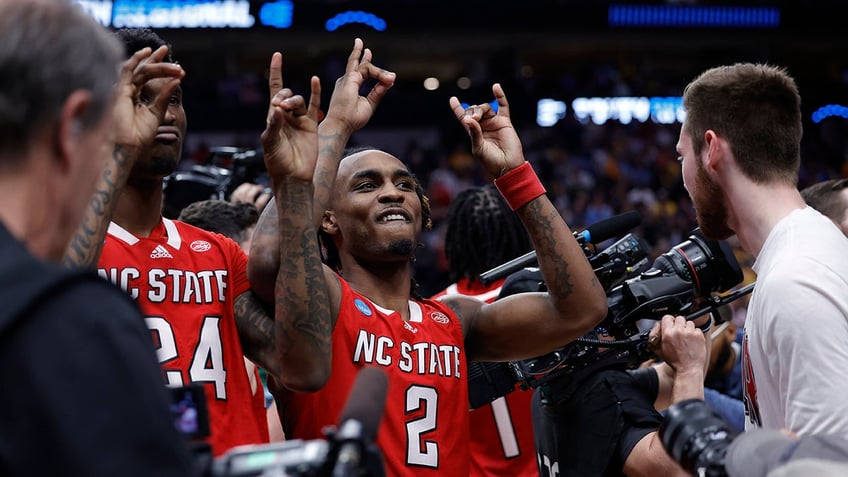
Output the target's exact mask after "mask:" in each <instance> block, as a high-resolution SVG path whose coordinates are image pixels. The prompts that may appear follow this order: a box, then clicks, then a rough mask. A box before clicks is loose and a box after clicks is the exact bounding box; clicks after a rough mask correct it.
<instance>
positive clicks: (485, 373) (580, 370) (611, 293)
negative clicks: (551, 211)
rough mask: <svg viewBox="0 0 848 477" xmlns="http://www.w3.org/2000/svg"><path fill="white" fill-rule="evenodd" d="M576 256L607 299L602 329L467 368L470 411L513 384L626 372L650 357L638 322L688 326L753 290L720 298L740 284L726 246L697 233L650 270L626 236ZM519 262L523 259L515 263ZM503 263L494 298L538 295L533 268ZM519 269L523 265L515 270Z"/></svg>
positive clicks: (635, 241)
mask: <svg viewBox="0 0 848 477" xmlns="http://www.w3.org/2000/svg"><path fill="white" fill-rule="evenodd" d="M613 219H616V218H615V217H614V218H613ZM613 219H609V220H613ZM619 221H620V220H619ZM599 224H600V222H599ZM632 227H633V226H630V227H628V228H632ZM591 228H592V227H591V226H590V229H591ZM605 239H606V237H604V238H601V239H597V240H596V241H598V242H600V241H602V240H605ZM578 241H580V239H579V237H578ZM584 251H586V252H587V257H588V259H589V263H590V264H591V265H592V267H593V269H594V270H595V274H596V276H597V277H598V279H599V281H600V282H601V284H602V285H603V286H604V290H605V291H606V294H607V307H608V311H607V316H606V318H605V319H604V321H603V322H601V324H600V325H599V326H597V327H596V328H595V329H594V330H592V331H591V332H589V333H587V334H585V335H584V336H582V337H580V338H578V339H576V340H574V341H573V342H571V343H569V344H567V345H565V346H563V347H562V348H559V349H557V350H555V351H553V352H551V353H548V354H545V355H542V356H538V357H536V358H531V359H526V360H521V361H510V362H505V363H489V362H475V363H471V364H470V365H469V373H468V375H469V377H468V380H469V404H470V407H471V408H472V409H475V408H477V407H480V406H482V405H484V404H487V403H489V402H491V401H493V400H495V399H497V398H499V397H501V396H504V395H506V394H507V393H509V392H512V391H513V390H515V386H516V384H518V385H519V386H520V387H521V388H522V389H530V388H537V387H539V386H542V385H544V384H546V383H547V382H549V381H551V380H552V379H568V380H571V382H574V383H579V382H580V381H581V380H582V379H584V378H585V377H587V376H590V375H592V374H594V373H596V372H598V371H600V370H603V369H609V368H619V369H633V368H635V367H637V366H638V365H639V364H641V363H643V362H644V361H646V360H647V359H650V358H652V357H654V354H653V352H652V351H651V350H650V348H649V347H648V334H649V331H640V328H639V326H638V322H639V321H640V320H659V319H661V318H662V317H663V316H664V315H666V314H671V315H684V316H685V317H686V319H687V320H694V319H696V318H698V317H700V316H703V315H704V314H707V313H710V312H713V311H716V310H718V308H719V307H720V306H722V305H725V304H727V303H729V302H731V301H733V300H735V299H737V298H740V297H741V296H743V295H745V294H747V293H750V292H751V291H752V290H753V285H750V286H748V287H745V288H743V289H740V290H738V291H735V292H732V293H727V294H724V295H721V294H722V293H725V292H728V290H730V289H731V288H733V287H734V286H736V285H738V284H739V283H740V282H741V281H742V278H743V276H742V270H741V268H740V266H739V264H738V263H737V261H736V259H735V257H734V255H733V252H732V250H731V249H730V247H729V246H728V245H727V244H726V243H724V242H717V241H714V240H708V239H706V238H704V237H703V235H701V233H700V231H699V230H698V229H695V230H694V231H693V232H692V233H691V234H690V235H689V237H688V238H687V239H686V240H685V241H683V242H681V243H680V244H678V245H675V246H674V247H672V248H671V250H669V251H668V252H665V253H663V254H662V255H660V256H659V257H657V258H656V260H654V262H653V263H652V264H650V265H649V260H648V256H649V249H648V246H647V244H646V243H645V241H644V240H643V239H641V238H640V237H638V236H637V235H635V234H627V235H626V236H624V237H623V238H621V239H620V240H618V241H616V242H615V243H613V244H612V245H610V246H609V247H607V248H606V249H604V250H603V251H601V252H599V253H596V254H594V253H591V249H590V248H587V247H584ZM520 259H523V257H519V259H516V260H520ZM510 263H511V262H508V263H507V264H504V265H501V266H499V267H496V269H497V270H498V272H497V273H498V274H501V275H500V276H501V277H502V276H506V275H509V277H508V278H507V279H506V281H505V282H504V285H503V287H502V289H501V294H500V296H501V297H503V296H507V295H510V294H513V293H518V292H526V291H543V290H545V289H546V285H545V283H544V281H543V279H542V275H541V272H540V271H539V270H538V269H537V268H524V269H521V270H519V271H517V272H514V270H515V266H513V265H510ZM525 264H526V258H524V262H523V263H522V266H523V265H525ZM493 270H495V269H493ZM490 272H492V271H491V270H490V271H489V272H486V274H487V278H488V279H489V280H490V281H491V280H493V279H495V278H497V277H498V275H497V274H492V273H490Z"/></svg>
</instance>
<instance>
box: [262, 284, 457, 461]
mask: <svg viewBox="0 0 848 477" xmlns="http://www.w3.org/2000/svg"><path fill="white" fill-rule="evenodd" d="M339 280H340V282H341V285H342V298H341V307H340V309H339V316H338V320H337V322H336V326H335V329H334V330H333V369H332V374H331V375H330V380H329V382H328V383H327V385H326V386H324V387H323V388H322V389H321V390H320V391H318V392H316V393H311V394H299V393H292V392H288V391H283V392H282V396H281V399H280V400H279V401H278V402H280V407H281V409H282V412H281V414H282V421H283V429H284V430H285V433H286V436H287V437H289V438H295V439H317V438H322V437H324V436H323V434H322V432H321V431H322V429H323V428H324V427H325V426H328V425H337V424H338V419H339V417H340V414H341V411H342V409H343V408H344V406H345V404H346V401H347V398H348V394H349V393H350V390H351V388H352V386H353V382H354V380H355V378H356V375H357V373H358V372H359V370H360V369H361V368H363V367H366V366H378V367H380V368H381V369H382V370H383V371H385V372H386V374H387V375H388V382H389V385H388V392H387V394H386V407H385V410H384V412H383V418H382V421H381V422H380V427H379V429H378V431H377V445H378V447H379V448H380V450H381V452H382V453H383V460H384V462H385V466H386V473H387V475H390V476H428V475H430V476H462V477H467V476H468V452H469V451H468V381H467V379H468V378H467V376H466V374H465V373H466V365H465V356H464V354H465V349H464V346H463V336H462V327H461V325H460V323H459V320H458V319H457V317H456V316H455V315H454V313H453V312H452V311H451V310H450V308H448V307H447V306H445V305H442V304H441V303H438V302H434V301H431V300H423V301H418V300H410V301H409V311H410V320H409V321H403V319H402V318H401V316H400V314H398V313H397V312H395V311H392V310H386V309H383V308H381V307H379V306H377V305H375V304H374V303H373V302H371V301H370V300H369V299H368V298H366V297H365V296H363V295H360V294H358V293H356V292H354V291H353V290H351V288H350V286H349V285H348V283H347V282H346V281H345V280H344V279H343V278H341V277H340V278H339Z"/></svg>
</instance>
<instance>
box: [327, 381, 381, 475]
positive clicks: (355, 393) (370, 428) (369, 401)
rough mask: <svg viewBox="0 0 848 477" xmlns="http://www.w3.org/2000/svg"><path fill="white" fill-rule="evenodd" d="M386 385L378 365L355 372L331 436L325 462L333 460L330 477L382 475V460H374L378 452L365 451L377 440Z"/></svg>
mask: <svg viewBox="0 0 848 477" xmlns="http://www.w3.org/2000/svg"><path fill="white" fill-rule="evenodd" d="M388 385H389V379H388V377H387V376H386V373H385V372H383V371H382V370H381V369H379V368H375V367H367V368H362V370H360V371H359V374H357V376H356V381H354V383H353V388H352V389H351V391H350V395H348V398H347V403H346V404H345V407H344V409H343V410H342V414H341V418H340V419H339V428H338V430H337V431H336V432H335V433H334V435H333V436H332V437H331V441H332V442H333V445H332V449H331V451H330V458H329V459H328V464H332V474H331V475H332V476H333V477H350V476H360V475H369V476H374V477H376V476H378V475H379V476H382V475H384V472H385V470H384V469H383V463H382V461H381V460H380V461H379V462H374V458H375V456H379V453H375V452H368V447H369V446H373V445H374V442H375V441H376V440H377V429H378V428H379V427H380V420H381V419H382V417H383V408H384V407H385V405H386V392H387V391H388ZM369 460H370V461H371V462H369Z"/></svg>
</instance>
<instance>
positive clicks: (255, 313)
mask: <svg viewBox="0 0 848 477" xmlns="http://www.w3.org/2000/svg"><path fill="white" fill-rule="evenodd" d="M234 310H235V319H236V326H237V327H238V332H239V339H240V340H241V345H242V350H243V351H244V354H245V355H246V356H247V357H248V358H249V359H250V360H251V361H253V362H254V363H256V364H258V365H259V366H261V367H263V368H265V369H266V370H269V371H271V370H274V369H276V368H277V366H276V363H275V361H276V360H275V356H276V349H275V346H274V319H273V318H272V317H271V316H269V315H268V313H267V312H266V311H265V309H264V308H263V307H262V304H261V303H260V302H259V299H258V298H257V297H256V296H255V295H254V294H253V292H251V291H247V292H245V293H242V294H241V295H239V296H237V297H236V299H235V303H234Z"/></svg>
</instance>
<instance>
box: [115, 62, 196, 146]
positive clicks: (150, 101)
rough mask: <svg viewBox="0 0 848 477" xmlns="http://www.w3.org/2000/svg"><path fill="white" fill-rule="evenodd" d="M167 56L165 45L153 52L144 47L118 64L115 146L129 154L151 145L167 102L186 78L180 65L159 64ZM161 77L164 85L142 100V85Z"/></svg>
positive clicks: (163, 115)
mask: <svg viewBox="0 0 848 477" xmlns="http://www.w3.org/2000/svg"><path fill="white" fill-rule="evenodd" d="M167 54H168V47H167V46H161V47H159V48H157V49H156V51H152V50H151V49H150V48H143V49H141V50H139V51H137V52H136V53H135V54H134V55H132V56H131V57H130V58H129V59H128V60H126V61H125V62H124V63H123V64H122V65H121V73H120V76H119V78H118V85H117V88H116V92H117V99H116V102H115V109H114V120H115V126H114V127H115V129H114V134H115V136H114V141H115V144H116V145H117V146H121V147H123V148H124V149H127V150H129V152H131V153H133V152H135V153H137V152H138V151H141V150H143V149H145V148H146V147H149V146H150V145H151V144H152V143H153V140H154V138H155V137H156V129H157V128H158V127H159V124H160V123H161V122H162V120H163V119H164V117H165V112H166V111H167V109H168V102H169V101H170V100H171V96H172V95H173V93H174V91H175V90H176V88H177V87H178V86H179V85H180V80H181V79H182V78H183V76H185V71H184V70H183V69H182V67H180V65H178V64H175V63H166V62H163V61H162V60H163V59H164V58H165V56H166V55H167ZM162 78H164V79H167V82H166V83H165V86H164V87H163V88H162V89H161V90H160V91H159V94H158V95H157V96H156V97H155V98H142V97H141V90H142V87H143V86H144V85H145V83H147V82H148V81H151V80H155V79H162ZM131 155H133V156H137V154H131Z"/></svg>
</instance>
